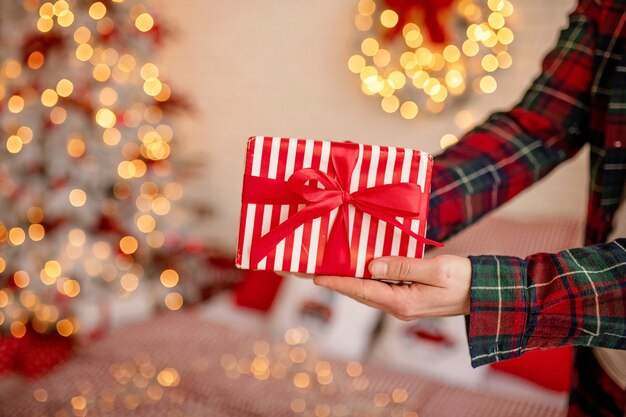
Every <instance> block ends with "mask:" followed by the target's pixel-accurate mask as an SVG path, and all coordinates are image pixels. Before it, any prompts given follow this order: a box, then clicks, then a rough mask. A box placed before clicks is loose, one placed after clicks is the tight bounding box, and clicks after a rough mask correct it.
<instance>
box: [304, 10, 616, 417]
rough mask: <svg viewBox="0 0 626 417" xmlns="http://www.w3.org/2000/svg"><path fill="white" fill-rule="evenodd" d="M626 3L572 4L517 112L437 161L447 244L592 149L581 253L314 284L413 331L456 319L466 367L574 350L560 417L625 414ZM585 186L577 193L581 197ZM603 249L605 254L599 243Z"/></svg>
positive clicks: (459, 262) (435, 263) (402, 263)
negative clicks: (422, 322) (462, 328)
mask: <svg viewBox="0 0 626 417" xmlns="http://www.w3.org/2000/svg"><path fill="white" fill-rule="evenodd" d="M625 41H626V1H623V0H620V1H617V0H602V1H600V0H595V1H594V0H580V1H579V3H578V5H577V7H576V8H575V10H574V11H573V12H572V14H571V15H570V19H569V25H568V27H567V28H566V29H564V30H563V31H562V32H561V35H560V38H559V40H558V42H557V44H556V46H555V47H554V49H553V50H552V51H551V52H549V53H548V55H547V56H546V57H545V59H544V61H543V66H542V72H541V74H540V75H539V77H538V78H537V79H536V80H535V81H534V82H533V83H532V85H531V86H530V88H529V89H528V91H527V92H526V93H525V95H524V96H523V98H522V100H521V101H520V102H519V104H517V105H516V106H514V107H513V108H512V109H511V110H510V111H508V112H501V113H495V114H493V115H492V116H490V117H489V118H488V119H487V120H486V122H484V123H483V124H481V125H479V126H478V127H476V128H475V129H473V130H472V131H471V132H469V133H468V134H466V135H465V136H464V137H463V138H462V139H461V140H460V141H459V142H458V143H457V144H456V145H455V146H452V147H450V148H448V149H446V150H445V151H444V152H443V153H442V154H441V155H439V156H437V157H436V158H435V163H434V166H433V175H432V194H431V203H430V204H431V205H430V214H429V220H428V221H429V232H428V237H429V238H431V239H435V240H444V239H446V238H449V237H450V236H452V235H453V234H455V233H457V232H459V231H461V230H462V229H463V228H464V227H466V226H468V225H470V224H472V223H474V222H476V221H477V220H478V219H480V218H481V217H482V216H483V215H485V214H486V213H488V212H490V211H491V210H493V209H495V208H496V207H498V206H500V205H501V204H503V203H505V202H506V201H508V200H510V199H511V198H512V197H514V196H515V195H517V194H518V193H520V192H521V191H523V190H525V189H526V188H528V187H529V186H531V185H532V184H534V183H535V182H537V181H538V180H540V179H541V178H542V177H544V176H545V175H546V174H548V173H549V172H550V171H551V170H552V169H553V168H554V167H555V166H557V165H558V164H560V163H561V162H563V161H565V160H567V159H568V158H570V157H572V156H573V155H575V154H576V153H577V152H578V151H579V150H580V149H581V148H582V147H583V146H584V145H585V144H589V147H590V186H589V194H590V195H589V203H588V213H587V223H586V235H585V245H586V246H584V247H580V248H574V249H569V250H565V251H562V252H559V253H554V254H548V253H538V254H534V255H532V256H529V257H527V258H526V259H520V258H516V257H506V256H472V257H469V258H464V257H459V256H453V255H442V256H437V257H434V258H431V259H419V260H418V259H408V258H401V257H385V258H379V259H374V260H373V261H372V262H371V263H370V264H369V266H368V267H369V270H370V272H371V273H372V274H373V276H374V277H377V278H384V279H390V280H408V281H412V283H411V285H392V284H387V283H384V282H381V281H377V280H363V279H356V278H347V277H329V276H316V277H314V281H315V283H316V284H318V285H322V286H324V287H328V288H330V289H333V290H336V291H338V292H340V293H343V294H345V295H348V296H350V297H352V298H354V299H356V300H358V301H360V302H362V303H364V304H367V305H370V306H373V307H376V308H379V309H381V310H384V311H386V312H388V313H391V314H392V315H394V316H396V317H398V318H400V319H404V320H413V319H417V318H422V317H429V316H446V315H461V314H465V315H468V316H467V320H468V339H469V350H470V356H471V361H472V365H473V366H480V365H485V364H488V363H491V362H495V361H500V360H506V359H510V358H515V357H517V356H519V355H521V354H523V353H524V352H526V351H529V350H533V349H543V348H551V347H558V346H563V345H574V346H576V348H575V364H574V366H575V369H574V371H575V372H574V383H573V387H572V389H571V392H570V400H569V407H568V412H569V414H568V415H569V416H583V415H585V416H586V415H592V416H620V417H623V416H624V415H625V414H624V408H625V407H624V406H625V402H626V395H625V391H624V388H625V385H626V377H625V373H626V350H624V349H626V238H624V237H625V236H626V202H624V203H622V204H621V207H620V208H619V210H618V207H619V206H620V203H621V202H622V201H623V200H624V199H626V193H625V192H624V184H625V181H624V180H625V178H626V54H625V53H624V42H625ZM581 186H583V184H581ZM605 242H608V243H605Z"/></svg>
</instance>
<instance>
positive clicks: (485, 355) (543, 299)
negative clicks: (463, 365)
mask: <svg viewBox="0 0 626 417" xmlns="http://www.w3.org/2000/svg"><path fill="white" fill-rule="evenodd" d="M470 259H471V261H472V288H471V304H470V311H471V313H470V316H469V343H470V354H471V357H472V365H473V366H479V365H484V364H487V363H491V362H495V361H498V360H502V359H511V358H515V357H517V356H519V355H520V354H521V353H523V352H524V351H528V350H533V349H538V348H547V347H557V346H563V345H577V346H594V347H606V348H612V349H626V316H625V313H626V238H624V239H617V240H615V241H613V242H610V243H606V244H602V245H595V246H588V247H583V248H577V249H569V250H565V251H563V252H559V253H556V254H547V253H539V254H536V255H532V256H529V257H528V258H526V259H520V258H514V257H502V256H477V257H471V258H470Z"/></svg>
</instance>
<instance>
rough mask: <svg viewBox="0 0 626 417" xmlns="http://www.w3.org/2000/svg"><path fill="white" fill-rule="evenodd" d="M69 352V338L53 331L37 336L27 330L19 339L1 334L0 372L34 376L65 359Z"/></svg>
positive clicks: (70, 345) (70, 349) (43, 372)
mask: <svg viewBox="0 0 626 417" xmlns="http://www.w3.org/2000/svg"><path fill="white" fill-rule="evenodd" d="M71 353H72V341H71V340H70V339H68V338H66V337H63V336H61V335H59V334H56V333H51V334H46V335H40V334H37V333H35V332H33V331H32V330H30V329H29V330H28V331H27V332H26V334H25V335H24V336H23V337H21V338H19V339H18V338H15V337H13V336H10V335H2V336H0V374H3V373H18V374H21V375H23V376H25V377H27V378H37V377H40V376H42V375H44V374H46V373H48V372H50V371H51V370H52V369H53V368H54V367H55V366H56V365H58V364H60V363H62V362H65V361H66V360H67V359H68V358H69V357H70V355H71Z"/></svg>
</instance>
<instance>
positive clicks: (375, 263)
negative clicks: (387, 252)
mask: <svg viewBox="0 0 626 417" xmlns="http://www.w3.org/2000/svg"><path fill="white" fill-rule="evenodd" d="M369 271H370V273H371V274H372V275H373V276H374V277H376V278H384V279H392V280H401V281H413V282H420V283H422V284H427V285H438V284H440V283H441V277H442V274H443V273H444V271H443V269H442V262H441V261H440V260H439V259H438V258H431V259H413V258H405V257H400V256H386V257H382V258H377V259H374V260H372V261H371V262H370V264H369Z"/></svg>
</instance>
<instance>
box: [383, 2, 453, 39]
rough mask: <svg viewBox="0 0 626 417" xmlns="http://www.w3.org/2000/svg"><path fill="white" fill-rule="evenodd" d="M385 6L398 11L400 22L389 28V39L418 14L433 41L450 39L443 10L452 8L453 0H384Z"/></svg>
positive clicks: (387, 35)
mask: <svg viewBox="0 0 626 417" xmlns="http://www.w3.org/2000/svg"><path fill="white" fill-rule="evenodd" d="M383 3H384V4H385V7H387V8H389V9H391V10H393V11H395V12H396V13H398V23H397V24H396V26H394V27H393V28H391V29H389V31H388V32H387V34H386V37H387V39H389V40H391V39H393V38H395V37H396V36H397V35H398V33H401V32H402V28H403V27H404V25H406V24H407V23H411V22H414V21H415V20H416V18H417V16H421V17H422V19H423V23H424V26H425V27H426V32H428V36H429V37H430V40H431V41H432V42H433V43H438V44H442V43H445V42H446V41H447V39H448V37H447V36H446V29H445V28H444V25H442V24H441V21H440V19H441V18H442V15H443V14H444V13H443V12H447V11H449V10H450V8H451V6H452V3H453V0H383Z"/></svg>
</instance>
